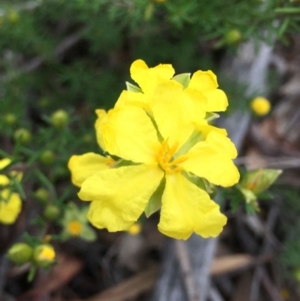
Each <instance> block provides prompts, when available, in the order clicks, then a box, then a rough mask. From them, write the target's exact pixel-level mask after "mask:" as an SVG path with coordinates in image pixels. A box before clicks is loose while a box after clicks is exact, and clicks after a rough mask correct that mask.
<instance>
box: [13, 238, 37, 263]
mask: <svg viewBox="0 0 300 301" xmlns="http://www.w3.org/2000/svg"><path fill="white" fill-rule="evenodd" d="M32 255H33V249H32V248H31V247H30V246H29V245H27V244H25V243H22V242H20V243H16V244H14V245H13V246H12V247H11V248H10V249H9V250H8V253H7V257H8V258H9V259H10V260H11V261H12V262H13V263H16V264H23V263H26V262H29V261H31V259H32Z"/></svg>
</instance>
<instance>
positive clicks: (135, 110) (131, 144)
mask: <svg viewBox="0 0 300 301" xmlns="http://www.w3.org/2000/svg"><path fill="white" fill-rule="evenodd" d="M99 130H100V131H101V135H102V139H103V141H104V144H105V147H106V150H107V151H108V152H109V153H110V154H111V155H116V156H118V157H121V158H123V159H125V160H130V161H133V162H136V163H154V162H156V153H157V150H158V149H159V141H158V138H157V132H156V130H155V127H154V126H153V123H152V121H151V119H150V118H149V116H147V114H146V112H145V111H144V110H143V109H142V108H139V107H133V106H124V107H121V108H115V109H113V110H111V111H109V112H108V116H107V120H106V122H104V123H102V124H101V126H100V128H99Z"/></svg>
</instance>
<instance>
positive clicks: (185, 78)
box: [173, 73, 191, 88]
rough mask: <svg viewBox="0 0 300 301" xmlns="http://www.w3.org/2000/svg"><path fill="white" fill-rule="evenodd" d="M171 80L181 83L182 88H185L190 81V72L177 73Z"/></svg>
mask: <svg viewBox="0 0 300 301" xmlns="http://www.w3.org/2000/svg"><path fill="white" fill-rule="evenodd" d="M173 80H175V81H177V82H178V83H180V84H182V85H183V87H184V88H187V87H188V85H189V83H190V81H191V73H182V74H177V75H175V76H174V77H173Z"/></svg>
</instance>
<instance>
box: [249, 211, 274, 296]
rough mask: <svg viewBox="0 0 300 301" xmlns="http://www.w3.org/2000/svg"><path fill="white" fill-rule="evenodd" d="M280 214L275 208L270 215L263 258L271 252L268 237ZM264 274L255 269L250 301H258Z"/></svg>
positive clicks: (259, 269) (259, 267)
mask: <svg viewBox="0 0 300 301" xmlns="http://www.w3.org/2000/svg"><path fill="white" fill-rule="evenodd" d="M278 213H279V210H278V207H273V208H272V209H271V210H270V213H269V216H268V219H267V227H266V235H265V237H264V240H263V246H262V252H261V256H264V255H266V254H267V253H268V252H269V248H270V246H271V242H270V240H269V237H270V236H269V235H268V233H270V232H271V230H272V228H273V227H274V225H275V222H276V219H277V216H278ZM263 273H264V271H263V268H262V267H261V266H258V267H257V268H256V269H255V272H254V276H253V281H252V285H251V294H250V301H256V300H258V296H259V290H260V283H261V281H262V277H263Z"/></svg>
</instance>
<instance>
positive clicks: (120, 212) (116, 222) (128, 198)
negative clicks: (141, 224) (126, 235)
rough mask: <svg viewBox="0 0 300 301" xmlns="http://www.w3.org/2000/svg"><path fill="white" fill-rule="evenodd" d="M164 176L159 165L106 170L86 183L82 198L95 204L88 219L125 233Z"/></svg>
mask: <svg viewBox="0 0 300 301" xmlns="http://www.w3.org/2000/svg"><path fill="white" fill-rule="evenodd" d="M162 177H163V172H162V170H161V169H160V168H158V166H157V165H146V164H141V165H131V166H124V167H119V168H113V169H107V170H102V171H100V172H98V173H96V174H95V175H93V176H91V177H89V178H88V179H87V180H86V181H84V182H83V184H82V186H81V190H80V192H79V194H78V196H79V197H80V199H82V200H84V201H93V202H92V204H91V207H90V210H89V214H88V218H89V220H90V222H91V223H92V224H93V225H94V226H95V227H97V228H107V229H108V231H120V230H125V229H127V228H128V227H129V226H130V225H131V224H132V223H134V222H135V221H136V220H137V219H138V218H139V216H140V215H141V214H142V212H143V211H144V209H145V207H146V205H147V202H148V201H149V199H150V197H151V195H152V194H153V192H154V191H155V190H156V189H157V187H158V185H159V183H160V181H161V179H162Z"/></svg>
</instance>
